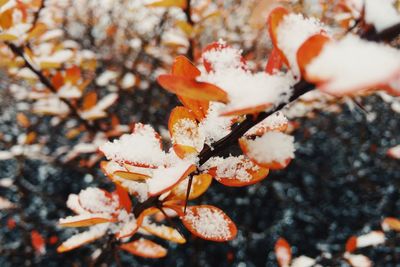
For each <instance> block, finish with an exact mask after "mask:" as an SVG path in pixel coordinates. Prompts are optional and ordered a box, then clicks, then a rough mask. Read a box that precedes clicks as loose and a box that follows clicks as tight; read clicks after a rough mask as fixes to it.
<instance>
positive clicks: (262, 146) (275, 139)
mask: <svg viewBox="0 0 400 267" xmlns="http://www.w3.org/2000/svg"><path fill="white" fill-rule="evenodd" d="M239 144H240V147H241V148H242V151H243V152H244V153H245V154H246V155H247V156H248V157H249V158H250V159H251V160H253V161H254V162H255V163H256V164H258V165H260V166H263V167H265V168H270V169H282V168H285V167H286V166H287V165H288V164H289V162H290V160H291V159H293V158H294V151H295V148H294V138H293V136H290V135H287V134H284V133H281V132H267V133H265V134H264V135H263V136H261V137H256V138H255V139H254V140H250V139H246V138H241V139H240V140H239Z"/></svg>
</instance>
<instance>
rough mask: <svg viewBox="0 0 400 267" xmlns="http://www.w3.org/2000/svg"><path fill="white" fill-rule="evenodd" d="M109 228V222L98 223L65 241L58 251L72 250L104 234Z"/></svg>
mask: <svg viewBox="0 0 400 267" xmlns="http://www.w3.org/2000/svg"><path fill="white" fill-rule="evenodd" d="M107 229H108V224H98V225H95V226H92V227H90V228H89V230H88V231H85V232H82V233H79V234H76V235H74V236H72V237H70V238H69V239H67V240H66V241H64V242H63V243H62V244H61V245H60V246H59V247H58V248H57V252H58V253H62V252H66V251H70V250H72V249H75V248H77V247H80V246H82V245H84V244H87V243H90V242H92V241H94V240H96V239H98V238H100V237H102V236H103V235H105V233H106V231H107Z"/></svg>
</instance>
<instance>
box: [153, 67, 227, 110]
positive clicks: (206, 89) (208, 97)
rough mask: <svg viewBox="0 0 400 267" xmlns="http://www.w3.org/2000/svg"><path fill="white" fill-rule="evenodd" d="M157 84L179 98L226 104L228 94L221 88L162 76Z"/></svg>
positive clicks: (188, 79)
mask: <svg viewBox="0 0 400 267" xmlns="http://www.w3.org/2000/svg"><path fill="white" fill-rule="evenodd" d="M157 81H158V83H159V84H160V85H161V86H162V87H163V88H164V89H165V90H167V91H169V92H171V93H174V94H177V95H179V96H183V97H188V98H191V99H198V100H205V101H219V102H223V103H226V102H228V94H227V93H226V92H225V91H224V90H222V89H221V88H219V87H217V86H215V85H213V84H210V83H206V82H197V81H196V80H194V79H190V78H186V77H182V76H176V75H170V74H163V75H160V76H158V78H157Z"/></svg>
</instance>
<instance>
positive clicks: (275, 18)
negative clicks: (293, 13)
mask: <svg viewBox="0 0 400 267" xmlns="http://www.w3.org/2000/svg"><path fill="white" fill-rule="evenodd" d="M287 14H289V12H288V11H287V9H286V8H284V7H277V8H274V9H273V10H272V11H271V13H270V14H269V16H268V31H269V36H270V37H271V40H272V43H273V45H274V47H275V49H276V50H277V51H278V52H279V54H280V56H281V59H282V60H283V62H284V63H285V64H286V65H287V66H289V63H288V60H287V58H286V57H285V55H284V54H283V52H282V51H281V50H280V49H279V46H278V40H277V39H278V38H277V35H278V32H277V30H278V26H279V23H281V22H282V20H283V18H284V17H285V16H286V15H287Z"/></svg>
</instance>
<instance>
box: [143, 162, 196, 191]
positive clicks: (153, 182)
mask: <svg viewBox="0 0 400 267" xmlns="http://www.w3.org/2000/svg"><path fill="white" fill-rule="evenodd" d="M191 165H192V163H191V162H186V161H180V162H178V163H177V164H175V165H174V166H172V167H159V168H157V169H155V170H154V172H153V176H152V177H151V178H150V179H147V180H146V182H147V185H148V188H149V194H150V195H154V194H157V193H159V192H162V191H164V190H165V189H167V188H169V187H171V186H173V185H174V184H176V183H178V182H179V181H180V180H181V179H183V178H185V177H183V175H184V174H185V172H186V171H187V170H189V168H190V167H191Z"/></svg>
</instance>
